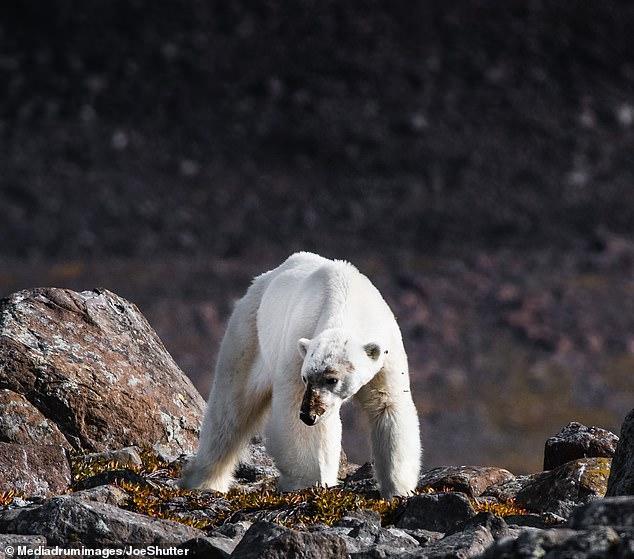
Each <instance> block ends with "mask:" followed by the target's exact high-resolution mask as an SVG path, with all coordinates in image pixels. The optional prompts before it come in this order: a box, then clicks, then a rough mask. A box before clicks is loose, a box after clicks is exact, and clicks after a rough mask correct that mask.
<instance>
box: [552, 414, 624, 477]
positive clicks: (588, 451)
mask: <svg viewBox="0 0 634 559" xmlns="http://www.w3.org/2000/svg"><path fill="white" fill-rule="evenodd" d="M618 442H619V438H618V437H617V436H616V435H615V434H614V433H611V432H610V431H606V430H605V429H600V428H599V427H586V426H585V425H582V424H581V423H577V422H576V421H573V422H571V423H569V424H568V425H566V426H565V427H564V428H563V429H562V430H561V431H559V433H557V434H556V435H554V436H552V437H550V438H549V439H548V440H547V441H546V446H545V448H544V470H553V469H555V468H557V467H559V466H561V465H563V464H565V463H566V462H571V461H572V460H578V459H579V458H612V456H614V450H615V449H616V444H617V443H618Z"/></svg>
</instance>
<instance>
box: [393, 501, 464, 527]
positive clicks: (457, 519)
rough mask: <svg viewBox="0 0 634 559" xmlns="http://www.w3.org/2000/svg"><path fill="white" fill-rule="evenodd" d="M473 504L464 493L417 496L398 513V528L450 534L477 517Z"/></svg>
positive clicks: (396, 523)
mask: <svg viewBox="0 0 634 559" xmlns="http://www.w3.org/2000/svg"><path fill="white" fill-rule="evenodd" d="M475 514H476V512H475V510H473V507H472V506H471V503H470V502H469V499H468V498H467V496H466V495H464V494H463V493H435V494H431V495H415V496H414V497H410V498H409V499H407V501H406V502H405V504H404V505H403V507H402V508H401V509H400V510H399V511H397V518H398V520H397V521H396V522H395V526H396V527H397V528H414V529H416V528H422V529H424V530H431V531H433V532H448V531H449V530H452V529H454V528H456V527H457V526H458V525H459V524H461V523H463V522H464V521H465V520H468V519H469V518H471V517H473V516H475Z"/></svg>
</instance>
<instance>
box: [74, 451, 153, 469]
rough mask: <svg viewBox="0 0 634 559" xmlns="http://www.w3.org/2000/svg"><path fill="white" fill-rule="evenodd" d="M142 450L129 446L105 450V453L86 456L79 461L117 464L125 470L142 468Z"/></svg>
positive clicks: (93, 453)
mask: <svg viewBox="0 0 634 559" xmlns="http://www.w3.org/2000/svg"><path fill="white" fill-rule="evenodd" d="M140 451H141V449H140V448H139V447H138V446H127V447H125V448H119V449H116V450H104V451H103V452H92V453H89V454H84V455H83V456H81V458H80V459H79V460H81V462H83V463H84V464H90V463H92V462H102V463H103V462H116V463H117V464H119V466H121V467H123V468H129V467H131V466H140V465H141V464H142V463H143V461H142V460H141V455H140Z"/></svg>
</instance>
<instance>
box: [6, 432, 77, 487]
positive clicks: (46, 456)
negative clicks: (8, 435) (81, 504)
mask: <svg viewBox="0 0 634 559" xmlns="http://www.w3.org/2000/svg"><path fill="white" fill-rule="evenodd" d="M70 482H71V472H70V465H69V463H68V458H67V456H66V450H65V449H64V448H62V447H61V446H56V445H39V444H13V443H0V491H9V490H11V489H14V490H16V491H19V492H21V493H24V495H26V496H29V497H30V496H40V497H48V496H51V495H55V494H58V493H63V492H64V491H66V489H68V487H69V485H70Z"/></svg>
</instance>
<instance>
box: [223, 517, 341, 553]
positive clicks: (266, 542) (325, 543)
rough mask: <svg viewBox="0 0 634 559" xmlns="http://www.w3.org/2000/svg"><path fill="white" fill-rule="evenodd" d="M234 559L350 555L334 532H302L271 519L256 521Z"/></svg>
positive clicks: (236, 549) (242, 541) (236, 550)
mask: <svg viewBox="0 0 634 559" xmlns="http://www.w3.org/2000/svg"><path fill="white" fill-rule="evenodd" d="M231 557H232V558H235V559H273V558H278V557H279V558H286V557H302V558H305V559H311V558H314V559H322V558H323V557H329V558H330V557H332V558H337V557H340V558H342V559H344V558H347V557H348V552H347V549H346V544H345V543H344V541H343V540H342V539H341V538H339V537H337V536H335V535H331V534H324V533H311V532H299V531H297V530H292V529H290V528H284V527H282V526H278V525H277V524H273V523H271V522H256V523H255V524H253V526H251V528H249V530H248V531H247V533H246V534H245V535H244V537H243V538H242V540H241V541H240V543H239V544H238V546H237V547H236V548H235V550H234V551H233V553H232V555H231Z"/></svg>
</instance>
